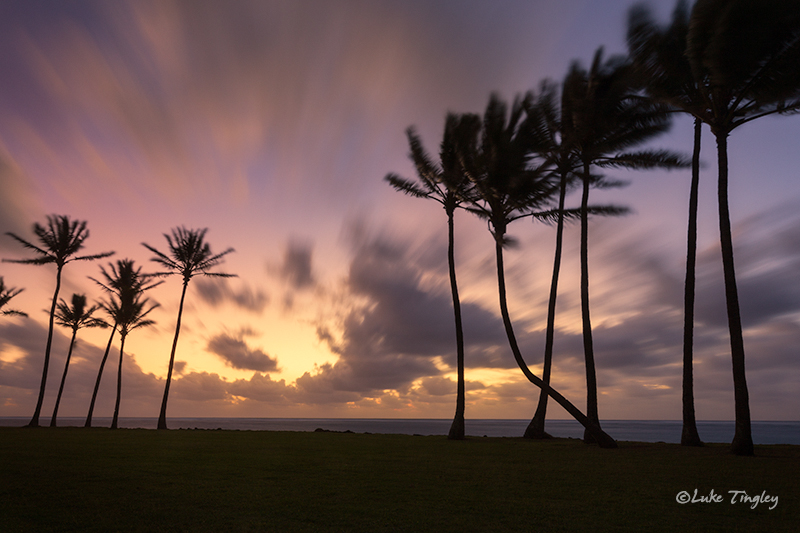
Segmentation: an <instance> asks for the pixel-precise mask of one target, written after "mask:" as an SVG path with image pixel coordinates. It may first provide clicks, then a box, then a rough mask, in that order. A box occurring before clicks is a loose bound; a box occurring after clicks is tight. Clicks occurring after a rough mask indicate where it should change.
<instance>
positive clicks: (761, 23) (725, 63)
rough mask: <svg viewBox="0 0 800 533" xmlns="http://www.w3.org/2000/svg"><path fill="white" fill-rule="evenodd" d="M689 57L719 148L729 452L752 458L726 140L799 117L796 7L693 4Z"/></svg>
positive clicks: (748, 1)
mask: <svg viewBox="0 0 800 533" xmlns="http://www.w3.org/2000/svg"><path fill="white" fill-rule="evenodd" d="M686 57H687V58H688V60H689V64H690V65H691V69H692V74H693V76H694V79H695V81H696V82H697V83H698V87H699V89H700V93H701V96H702V99H703V105H702V106H701V107H699V108H697V109H692V110H691V112H692V114H693V115H694V116H696V117H698V118H700V119H701V120H702V121H703V122H705V123H706V124H708V125H709V126H710V128H711V133H712V134H713V135H714V137H715V139H716V143H717V167H718V172H719V179H718V188H717V202H718V205H719V229H720V244H721V249H722V270H723V276H724V281H725V301H726V307H727V311H728V331H729V333H730V342H731V362H732V367H733V391H734V403H735V416H736V429H735V433H734V437H733V441H732V442H731V449H732V451H733V452H734V453H735V454H737V455H753V438H752V433H751V429H750V401H749V395H748V391H747V379H746V374H745V352H744V337H743V335H742V320H741V314H740V309H739V293H738V289H737V286H736V269H735V266H734V260H733V238H732V235H731V222H730V210H729V207H728V136H729V135H730V134H731V132H732V131H733V130H734V129H736V128H738V127H739V126H741V125H743V124H746V123H748V122H751V121H753V120H756V119H758V118H761V117H764V116H767V115H772V114H786V113H792V112H798V111H800V69H798V68H797V66H798V65H800V2H795V1H777V0H776V1H773V2H760V1H758V0H697V2H696V3H695V4H694V7H693V8H692V12H691V15H690V18H689V29H688V32H687V36H686Z"/></svg>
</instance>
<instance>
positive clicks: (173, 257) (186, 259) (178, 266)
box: [142, 226, 235, 429]
mask: <svg viewBox="0 0 800 533" xmlns="http://www.w3.org/2000/svg"><path fill="white" fill-rule="evenodd" d="M207 231H208V228H204V229H201V230H195V229H192V230H187V229H186V228H184V227H182V226H181V227H180V228H174V229H173V230H172V236H170V235H167V234H164V237H165V238H166V239H167V245H168V246H169V255H167V254H164V253H162V252H159V251H158V250H156V249H155V248H153V247H152V246H150V245H149V244H146V243H142V245H143V246H144V247H145V248H147V249H148V250H150V251H151V252H153V253H154V254H156V256H155V257H153V258H152V259H151V261H155V262H156V263H158V264H159V265H161V266H164V267H166V268H167V269H169V270H167V271H165V272H156V273H154V274H152V275H153V276H160V277H164V276H171V275H173V274H180V275H181V276H182V277H183V289H182V291H181V302H180V305H179V306H178V322H177V324H176V325H175V338H174V339H173V341H172V351H171V352H170V355H169V370H168V371H167V382H166V386H165V387H164V399H163V400H162V402H161V413H160V414H159V416H158V429H167V399H168V398H169V385H170V382H171V381H172V367H173V366H174V364H175V349H176V348H177V347H178V335H179V334H180V332H181V315H182V314H183V301H184V299H185V297H186V287H188V286H189V281H191V279H192V277H194V276H195V275H197V274H202V275H204V276H215V277H220V278H230V277H234V276H235V274H225V273H222V272H209V269H211V268H214V267H215V266H217V265H219V264H220V263H222V258H223V257H224V256H225V255H227V254H229V253H231V252H233V248H228V249H227V250H225V251H224V252H222V253H220V254H216V255H215V254H212V253H211V247H210V246H209V245H208V243H207V242H205V240H204V239H205V235H206V232H207Z"/></svg>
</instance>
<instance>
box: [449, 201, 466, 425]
mask: <svg viewBox="0 0 800 533" xmlns="http://www.w3.org/2000/svg"><path fill="white" fill-rule="evenodd" d="M453 215H454V209H448V210H447V229H448V245H447V261H448V264H449V267H450V291H451V292H452V294H453V314H454V315H455V321H456V363H457V367H458V383H457V391H456V414H455V416H454V417H453V423H452V425H451V426H450V433H448V435H447V438H448V439H451V440H462V439H464V434H465V428H464V411H465V408H466V387H465V383H464V331H463V329H462V326H461V302H460V301H459V298H458V283H456V259H455V231H454V223H453Z"/></svg>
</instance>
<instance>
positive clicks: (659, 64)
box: [628, 0, 705, 446]
mask: <svg viewBox="0 0 800 533" xmlns="http://www.w3.org/2000/svg"><path fill="white" fill-rule="evenodd" d="M688 32H689V7H688V4H687V2H686V1H685V0H678V3H677V4H676V6H675V9H674V10H673V12H672V20H671V21H670V25H669V26H668V27H666V28H661V27H659V26H658V24H656V23H655V22H654V21H653V17H652V14H651V12H650V9H649V8H648V6H647V5H646V4H637V5H635V6H634V7H632V8H631V9H630V11H629V12H628V50H629V54H630V56H631V59H632V60H633V64H634V68H635V69H636V70H637V74H638V75H639V76H640V79H641V81H642V83H643V84H644V89H645V91H646V93H647V95H648V96H650V97H651V98H653V99H655V100H657V101H659V102H663V103H666V104H668V105H669V106H671V107H672V108H674V109H676V110H678V111H683V112H686V113H690V114H691V113H692V112H693V111H692V110H703V109H704V105H705V102H704V100H703V97H702V95H701V93H700V89H699V87H698V83H696V82H695V79H694V76H693V74H692V67H691V65H690V64H689V60H688V59H687V57H686V36H687V34H688ZM703 112H705V111H703ZM702 124H703V122H702V120H700V118H699V117H698V115H695V116H694V148H693V152H692V182H691V185H690V190H689V224H688V231H687V233H688V235H687V245H686V278H685V283H684V298H683V301H684V313H683V387H682V393H683V394H682V404H683V429H682V432H681V444H682V445H683V446H702V445H703V441H702V440H700V434H699V433H698V431H697V421H696V418H695V409H694V378H693V370H692V366H693V359H694V355H693V339H694V298H695V270H696V263H697V196H698V189H699V186H700V140H701V132H702Z"/></svg>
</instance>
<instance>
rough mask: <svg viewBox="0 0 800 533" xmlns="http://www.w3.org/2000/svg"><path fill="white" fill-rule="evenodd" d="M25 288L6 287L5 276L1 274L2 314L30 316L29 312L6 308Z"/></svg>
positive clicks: (0, 302) (0, 309)
mask: <svg viewBox="0 0 800 533" xmlns="http://www.w3.org/2000/svg"><path fill="white" fill-rule="evenodd" d="M24 290H25V289H18V288H16V287H6V282H5V280H4V279H3V276H0V314H2V315H3V316H28V314H27V313H23V312H22V311H18V310H16V309H6V308H5V307H6V306H7V305H8V302H10V301H11V300H12V299H13V298H14V297H15V296H17V295H18V294H19V293H21V292H22V291H24Z"/></svg>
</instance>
